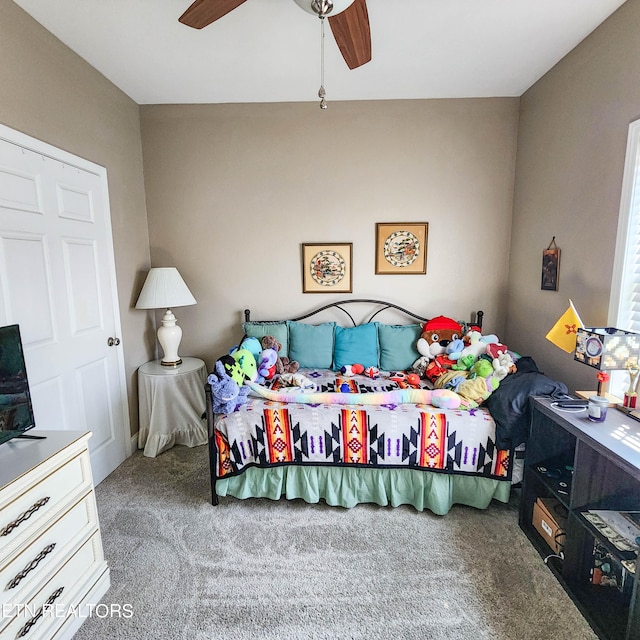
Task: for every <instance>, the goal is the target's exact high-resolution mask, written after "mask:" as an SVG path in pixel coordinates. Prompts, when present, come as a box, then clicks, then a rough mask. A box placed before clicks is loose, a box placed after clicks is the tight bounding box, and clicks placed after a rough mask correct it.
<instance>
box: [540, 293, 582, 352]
mask: <svg viewBox="0 0 640 640" xmlns="http://www.w3.org/2000/svg"><path fill="white" fill-rule="evenodd" d="M582 327H584V325H583V324H582V320H580V316H579V315H578V312H577V311H576V308H575V307H574V306H573V302H571V300H569V308H568V309H567V310H566V311H565V312H564V313H563V314H562V315H561V316H560V318H559V319H558V321H557V322H556V323H555V324H554V325H553V327H552V328H551V330H550V331H549V333H547V336H546V338H547V340H549V341H550V342H553V344H555V345H556V347H559V348H560V349H563V350H564V351H566V352H567V353H571V352H572V351H573V350H574V349H575V348H576V337H577V333H578V329H581V328H582Z"/></svg>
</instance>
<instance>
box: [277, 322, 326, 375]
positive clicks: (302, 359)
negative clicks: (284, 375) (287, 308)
mask: <svg viewBox="0 0 640 640" xmlns="http://www.w3.org/2000/svg"><path fill="white" fill-rule="evenodd" d="M287 326H288V327H289V359H290V360H297V361H298V362H299V363H300V367H301V368H302V369H331V363H332V361H333V330H334V329H335V326H336V323H335V322H324V323H322V324H307V323H306V322H294V321H292V320H289V321H288V322H287Z"/></svg>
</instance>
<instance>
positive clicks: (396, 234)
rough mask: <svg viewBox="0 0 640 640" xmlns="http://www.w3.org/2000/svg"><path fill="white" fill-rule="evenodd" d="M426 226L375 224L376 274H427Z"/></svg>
mask: <svg viewBox="0 0 640 640" xmlns="http://www.w3.org/2000/svg"><path fill="white" fill-rule="evenodd" d="M428 234H429V224H428V223H427V222H378V223H377V224H376V273H378V274H409V273H427V238H428Z"/></svg>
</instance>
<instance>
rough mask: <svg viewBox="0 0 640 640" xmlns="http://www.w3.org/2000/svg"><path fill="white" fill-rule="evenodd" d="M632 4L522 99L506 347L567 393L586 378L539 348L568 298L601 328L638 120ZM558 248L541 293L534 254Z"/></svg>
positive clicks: (551, 350) (588, 380)
mask: <svg viewBox="0 0 640 640" xmlns="http://www.w3.org/2000/svg"><path fill="white" fill-rule="evenodd" d="M639 27H640V1H638V0H629V1H628V2H626V3H625V4H624V5H623V6H622V7H621V8H620V9H619V10H618V11H617V12H616V13H614V14H613V16H611V17H610V18H609V19H608V20H607V21H606V22H605V23H604V24H603V25H601V26H600V27H599V28H598V29H597V30H596V31H595V32H593V33H592V34H591V36H589V37H588V38H587V39H586V40H584V41H583V42H582V43H581V44H580V45H579V46H578V47H577V48H576V49H574V50H573V51H572V52H571V53H570V54H569V55H568V56H567V57H566V58H564V59H563V60H562V61H561V62H560V63H559V64H558V65H556V67H555V68H554V69H552V70H551V71H550V72H549V73H548V74H546V75H545V76H544V77H543V78H542V79H541V80H540V81H539V82H537V83H536V84H535V85H534V86H533V87H532V88H531V89H529V91H527V92H526V93H525V94H524V96H523V97H522V98H521V111H520V128H519V134H518V135H519V138H518V157H517V165H516V188H515V198H514V214H513V236H512V244H511V261H510V264H509V269H510V280H509V305H508V314H507V317H508V324H507V332H506V340H507V341H516V340H520V341H521V344H522V345H523V347H522V348H523V350H524V351H526V352H527V353H532V354H535V357H536V360H537V362H538V365H539V366H540V367H541V368H543V369H545V370H546V372H547V373H549V374H550V375H553V376H555V377H559V378H561V379H562V380H564V381H565V382H566V383H567V384H568V386H569V387H570V388H574V389H576V388H577V389H580V388H582V389H593V388H595V377H594V372H593V370H591V369H589V368H588V367H585V366H584V365H581V364H580V363H577V362H574V361H573V359H572V358H573V356H572V355H568V354H566V353H565V352H564V351H561V350H560V349H558V348H556V347H555V346H553V345H552V344H551V343H549V342H548V341H547V340H545V337H544V336H545V334H546V332H547V331H548V329H549V328H551V326H552V325H553V324H554V322H555V321H556V319H557V318H558V317H559V316H560V314H561V313H562V312H564V310H565V309H566V308H567V304H568V299H569V298H571V299H572V300H573V301H574V303H575V305H576V307H577V309H578V311H579V313H580V315H581V316H582V320H583V321H584V322H585V323H586V324H587V325H591V326H606V324H607V320H608V317H607V315H608V309H609V296H610V288H611V278H612V268H613V257H614V248H615V239H616V232H617V222H618V208H619V204H620V189H621V184H622V172H623V166H624V157H625V147H626V138H627V129H628V125H629V123H630V122H631V121H633V120H635V119H637V118H638V117H639V116H640V83H639V82H638V71H639V70H640V38H638V29H639ZM553 236H555V237H556V243H557V244H558V246H559V247H560V249H561V261H560V278H559V290H558V291H557V292H550V291H541V290H540V267H541V262H542V255H541V254H542V250H543V249H545V248H546V247H547V245H548V244H549V242H550V241H551V238H552V237H553Z"/></svg>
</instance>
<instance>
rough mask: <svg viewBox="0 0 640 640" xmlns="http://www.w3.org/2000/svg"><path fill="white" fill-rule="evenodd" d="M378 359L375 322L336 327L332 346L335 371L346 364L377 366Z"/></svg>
mask: <svg viewBox="0 0 640 640" xmlns="http://www.w3.org/2000/svg"><path fill="white" fill-rule="evenodd" d="M378 360H379V356H378V327H377V326H376V323H375V322H367V323H366V324H361V325H360V326H358V327H348V328H346V329H345V328H343V327H336V331H335V344H334V347H333V368H334V369H335V370H336V371H337V370H338V369H340V368H341V367H344V366H345V365H348V364H361V365H362V366H363V367H377V366H378Z"/></svg>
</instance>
